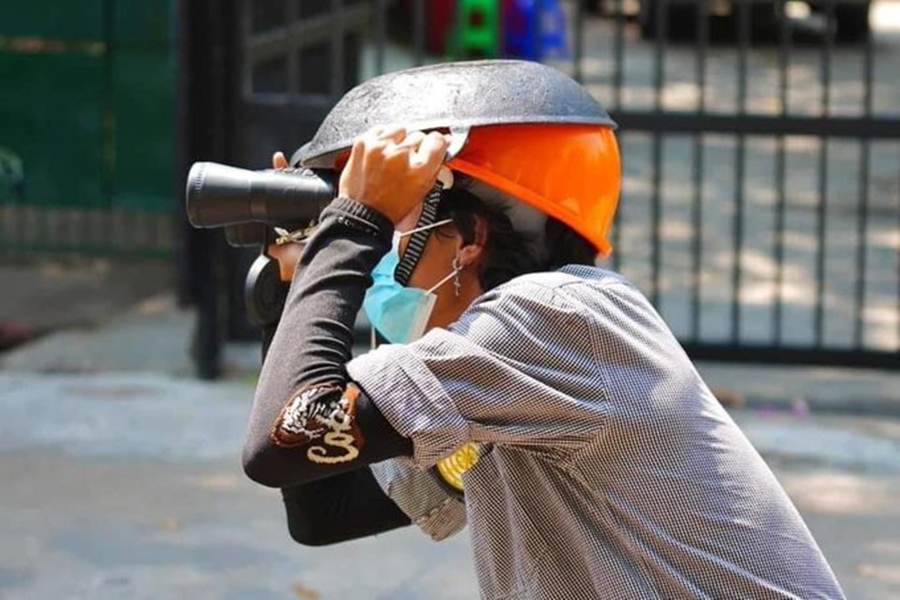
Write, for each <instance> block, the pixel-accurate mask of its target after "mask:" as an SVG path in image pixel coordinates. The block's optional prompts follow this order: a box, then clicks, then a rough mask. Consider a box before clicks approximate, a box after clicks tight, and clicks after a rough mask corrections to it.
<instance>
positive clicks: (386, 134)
mask: <svg viewBox="0 0 900 600" xmlns="http://www.w3.org/2000/svg"><path fill="white" fill-rule="evenodd" d="M378 137H379V138H380V139H381V140H383V141H388V142H392V143H394V144H399V143H400V142H402V141H403V140H404V139H405V138H406V128H404V127H397V126H392V127H383V128H382V130H381V134H380V135H379V136H378Z"/></svg>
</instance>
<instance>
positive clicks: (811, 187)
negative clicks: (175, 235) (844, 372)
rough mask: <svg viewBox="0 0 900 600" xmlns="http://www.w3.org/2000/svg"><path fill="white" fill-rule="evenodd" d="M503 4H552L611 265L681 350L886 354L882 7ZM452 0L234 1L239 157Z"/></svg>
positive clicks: (426, 34)
mask: <svg viewBox="0 0 900 600" xmlns="http://www.w3.org/2000/svg"><path fill="white" fill-rule="evenodd" d="M448 4H449V5H450V6H451V8H448ZM458 4H464V3H458ZM499 5H501V6H503V7H504V8H506V9H509V8H510V7H512V8H516V7H519V8H521V7H525V6H530V7H531V8H532V9H533V10H536V11H542V10H549V11H552V10H555V9H561V10H562V11H564V13H565V15H566V18H567V22H568V24H569V26H568V29H567V30H566V31H565V46H564V50H563V51H560V48H559V45H558V44H557V43H556V42H558V40H556V42H554V40H549V39H543V38H542V35H543V34H542V33H541V31H540V30H538V29H535V30H534V39H533V44H532V46H531V50H532V51H534V50H535V49H536V50H537V52H538V53H539V54H540V56H537V57H536V58H539V59H541V60H544V61H546V62H550V63H551V64H554V65H555V66H557V67H559V68H560V69H563V70H566V71H567V72H569V73H570V74H571V75H572V76H574V77H575V78H576V79H578V80H580V81H581V82H583V83H584V85H586V86H587V88H588V89H589V90H590V91H591V92H592V93H593V94H595V96H596V97H597V98H598V99H599V100H600V102H601V103H602V104H604V105H605V106H606V107H607V109H608V110H609V111H610V113H611V114H612V115H613V116H614V118H615V119H616V120H617V121H618V123H619V125H620V131H619V139H620V143H621V146H622V155H623V162H624V182H623V193H622V201H621V204H620V210H619V214H618V217H617V219H618V221H617V226H616V228H615V231H616V233H615V244H616V251H615V253H614V254H613V257H612V259H611V261H612V264H611V266H612V267H613V268H615V269H617V270H620V271H622V272H623V273H624V274H626V275H627V276H629V277H630V278H631V279H632V280H634V281H635V282H636V283H637V284H638V285H639V286H640V287H641V288H642V289H643V290H644V291H645V292H646V293H647V295H648V296H649V297H650V298H651V299H652V300H653V301H654V303H655V305H656V306H657V307H658V308H659V310H660V312H661V313H662V315H663V316H664V317H665V318H666V320H667V321H668V322H669V323H670V324H671V326H672V327H673V329H674V330H675V332H676V334H677V335H678V336H679V338H680V339H681V340H682V342H683V343H684V345H685V346H686V347H687V349H688V350H689V352H691V353H692V354H693V355H694V356H697V357H706V358H718V359H740V360H760V361H779V362H803V363H833V364H841V365H857V366H881V367H897V366H898V365H900V307H898V301H900V276H898V274H900V264H898V255H900V252H898V251H900V110H898V107H900V71H898V70H897V64H896V56H898V52H900V5H898V4H897V3H896V2H886V1H876V2H874V3H872V4H871V5H869V4H868V3H866V2H858V3H854V2H849V0H848V2H843V1H840V2H839V1H837V0H814V1H813V2H812V3H811V4H808V3H801V2H785V1H783V0H768V1H762V0H760V1H756V0H734V1H733V2H713V1H705V0H696V1H693V2H687V1H685V0H637V1H636V2H626V1H623V0H612V1H608V2H588V1H582V0H579V1H573V2H549V0H547V1H544V2H540V1H534V2H511V1H507V2H502V3H499ZM453 10H454V9H453V8H452V3H445V2H437V1H433V2H425V1H421V0H418V1H416V0H413V1H406V2H389V1H387V0H380V1H369V2H364V1H363V2H349V1H339V0H330V1H329V0H323V1H320V2H309V1H306V0H304V1H303V2H292V1H288V0H280V1H276V0H270V1H268V2H251V1H249V0H244V2H242V3H241V13H242V15H243V18H242V23H243V28H242V29H241V32H240V38H241V39H242V40H243V42H242V44H243V57H244V58H243V62H242V69H241V71H240V72H241V86H240V87H241V89H240V93H241V103H242V106H243V110H244V114H245V115H246V116H248V118H247V119H244V120H242V122H243V123H244V128H243V132H244V136H243V143H242V149H243V150H242V151H241V158H243V159H245V160H246V161H248V162H251V163H252V162H255V163H256V164H259V165H264V164H265V161H266V160H267V159H266V156H267V154H268V153H269V152H270V151H271V150H272V149H274V148H287V149H291V150H292V149H293V148H294V147H296V145H297V144H298V143H299V142H302V141H303V140H304V139H307V138H308V137H309V135H311V133H312V131H313V130H314V125H315V123H317V122H318V120H319V118H321V115H322V114H324V112H326V111H327V109H328V107H329V106H330V105H331V104H332V103H333V102H334V101H335V99H336V98H337V97H339V96H340V94H341V93H343V91H344V90H345V89H346V88H347V87H348V86H349V84H351V83H352V82H353V81H354V80H359V79H365V78H367V77H369V76H371V75H375V74H378V73H381V72H385V71H392V70H396V69H400V68H405V67H408V66H413V65H417V64H422V63H425V62H436V61H440V60H445V59H446V58H448V57H449V56H448V54H447V51H446V49H447V48H451V47H452V46H451V45H450V44H449V42H448V39H450V38H452V34H450V33H448V30H447V28H446V27H443V24H445V23H447V20H448V19H452V17H453V15H452V12H453ZM448 36H449V37H448ZM544 38H546V36H544ZM502 43H503V40H502V39H501V40H500V44H501V45H502ZM545 50H546V51H548V52H543V51H545ZM501 51H502V48H501ZM550 51H552V54H551V52H550ZM455 58H460V57H459V56H456V57H455ZM462 58H465V56H463V57H462ZM298 115H301V119H300V120H304V118H305V119H306V122H305V124H304V126H303V127H298V126H297V125H296V123H297V116H298ZM289 122H292V123H294V125H292V126H291V129H292V131H290V132H289V133H288V132H285V131H284V125H283V124H284V123H289ZM279 124H281V125H280V126H279Z"/></svg>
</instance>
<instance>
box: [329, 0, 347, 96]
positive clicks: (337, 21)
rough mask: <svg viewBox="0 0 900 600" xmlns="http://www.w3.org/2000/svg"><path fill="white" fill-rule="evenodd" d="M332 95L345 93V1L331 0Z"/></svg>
mask: <svg viewBox="0 0 900 600" xmlns="http://www.w3.org/2000/svg"><path fill="white" fill-rule="evenodd" d="M331 27H333V28H334V33H333V34H332V35H331V46H330V48H331V84H330V89H331V95H332V96H334V97H335V98H337V97H339V96H340V95H341V94H343V93H344V87H345V83H344V82H345V81H346V79H345V74H344V64H345V63H344V44H345V41H344V0H331Z"/></svg>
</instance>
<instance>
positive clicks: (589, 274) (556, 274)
mask: <svg viewBox="0 0 900 600" xmlns="http://www.w3.org/2000/svg"><path fill="white" fill-rule="evenodd" d="M580 285H589V286H591V287H595V288H598V289H599V288H604V287H607V286H618V285H623V286H626V287H629V288H633V287H634V286H633V284H632V283H631V282H630V281H629V280H628V278H626V277H625V276H624V275H622V274H620V273H616V272H614V271H609V270H606V269H602V268H600V267H593V266H589V265H567V266H565V267H562V268H560V269H558V270H556V271H542V272H537V273H527V274H525V275H520V276H518V277H516V278H515V279H512V280H510V281H508V282H506V283H504V284H503V285H500V286H498V287H497V288H496V291H497V293H499V294H509V295H516V294H521V293H523V292H526V291H528V290H532V291H534V290H538V289H544V290H551V291H559V290H563V289H565V288H567V287H570V286H580Z"/></svg>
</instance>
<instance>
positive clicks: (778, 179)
mask: <svg viewBox="0 0 900 600" xmlns="http://www.w3.org/2000/svg"><path fill="white" fill-rule="evenodd" d="M777 10H778V14H780V15H783V14H784V13H785V11H786V10H787V0H779V2H778V5H777ZM779 25H780V26H779V28H778V29H779V31H778V98H779V104H780V107H781V117H782V118H786V117H787V114H788V69H789V68H790V54H789V52H788V50H789V48H790V31H791V30H790V23H789V22H788V20H787V19H784V18H782V19H781V21H780V23H779ZM775 190H776V192H775V193H776V201H775V223H774V225H773V226H774V229H775V231H774V237H775V240H774V244H775V249H774V253H775V298H774V299H773V303H774V307H773V315H772V321H773V338H774V340H775V344H776V345H780V344H781V343H782V341H783V334H784V327H783V324H782V323H783V318H784V314H783V311H784V259H785V256H784V230H785V224H786V223H785V220H786V213H787V152H786V144H785V136H784V134H780V135H778V136H777V138H776V149H775Z"/></svg>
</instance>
